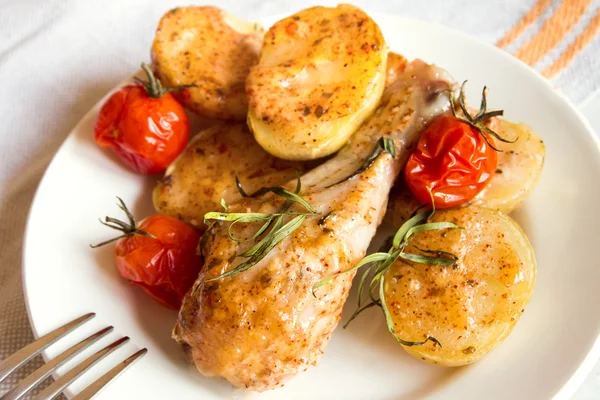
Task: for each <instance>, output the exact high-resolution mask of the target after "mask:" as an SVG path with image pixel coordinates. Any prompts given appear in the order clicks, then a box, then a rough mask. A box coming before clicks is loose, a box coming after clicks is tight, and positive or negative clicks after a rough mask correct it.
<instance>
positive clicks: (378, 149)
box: [326, 137, 396, 188]
mask: <svg viewBox="0 0 600 400" xmlns="http://www.w3.org/2000/svg"><path fill="white" fill-rule="evenodd" d="M381 153H388V154H389V155H391V156H392V158H393V157H396V149H395V148H394V141H393V140H392V139H390V138H384V137H380V138H379V140H378V141H377V143H376V144H375V148H374V149H373V151H372V152H371V154H369V155H368V156H367V158H365V161H364V162H363V163H362V165H361V166H360V167H359V168H358V169H357V170H356V171H354V172H353V173H352V174H350V175H349V176H347V177H345V178H344V179H342V180H340V181H338V182H336V183H332V184H331V185H329V186H326V188H330V187H332V186H335V185H338V184H340V183H342V182H345V181H347V180H348V179H350V178H354V177H355V176H356V175H358V174H360V173H363V172H364V171H366V170H367V169H369V167H370V166H371V165H372V164H373V163H374V162H375V160H376V159H377V157H379V155H380V154H381Z"/></svg>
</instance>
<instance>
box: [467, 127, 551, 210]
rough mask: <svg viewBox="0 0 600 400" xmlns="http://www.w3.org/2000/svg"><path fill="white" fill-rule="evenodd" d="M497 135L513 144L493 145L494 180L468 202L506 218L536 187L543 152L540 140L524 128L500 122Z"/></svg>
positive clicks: (544, 155) (543, 156)
mask: <svg viewBox="0 0 600 400" xmlns="http://www.w3.org/2000/svg"><path fill="white" fill-rule="evenodd" d="M496 131H497V132H498V133H499V134H500V136H502V137H505V138H507V139H517V138H518V139H517V141H516V142H515V143H502V142H499V141H496V147H497V148H498V149H500V150H502V152H501V153H498V168H497V169H496V173H495V174H494V177H493V178H492V179H491V180H490V183H489V185H487V186H486V187H485V188H484V189H483V190H482V191H481V192H480V193H479V194H478V195H477V196H476V197H475V198H474V199H473V201H472V202H471V204H472V205H476V206H480V207H487V208H492V209H494V210H499V211H502V212H504V213H506V214H508V213H510V212H511V211H513V210H514V209H516V208H517V207H518V206H519V205H520V204H521V203H522V202H523V201H524V200H525V199H526V198H527V197H528V196H529V195H530V194H531V192H532V191H533V189H534V188H535V187H536V186H537V183H538V181H539V180H540V177H541V176H542V169H543V168H544V158H545V157H546V148H545V147H544V142H543V141H542V139H540V137H539V136H538V135H537V134H536V133H535V132H534V131H533V130H532V129H531V128H530V127H529V126H527V125H525V124H523V123H521V124H515V123H512V122H509V121H506V120H504V119H499V120H498V124H497V127H496Z"/></svg>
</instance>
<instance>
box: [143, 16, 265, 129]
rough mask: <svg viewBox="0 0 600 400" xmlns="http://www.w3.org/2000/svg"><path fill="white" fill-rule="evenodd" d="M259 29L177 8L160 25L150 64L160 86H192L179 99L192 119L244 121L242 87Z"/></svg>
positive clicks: (259, 39)
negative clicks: (189, 111)
mask: <svg viewBox="0 0 600 400" xmlns="http://www.w3.org/2000/svg"><path fill="white" fill-rule="evenodd" d="M262 34H263V29H262V28H261V27H260V26H259V25H257V24H255V23H251V22H246V21H242V20H240V19H238V18H236V17H234V16H232V15H230V14H227V13H226V12H225V11H222V10H220V9H218V8H216V7H210V6H206V7H181V8H174V9H173V10H171V11H168V12H167V13H166V14H165V15H164V16H163V17H162V19H161V20H160V22H159V24H158V28H157V29H156V36H155V37H154V44H153V45H152V61H153V64H154V69H155V71H156V74H157V76H158V77H159V78H160V79H161V81H162V83H163V86H177V85H196V87H194V88H190V89H183V90H181V91H180V92H179V93H178V96H179V98H180V100H181V102H182V103H183V104H184V105H185V106H186V107H187V108H189V109H190V110H191V111H193V112H194V113H197V114H199V115H202V116H205V117H209V118H221V119H234V120H245V119H246V114H247V112H248V104H247V101H246V95H245V89H244V85H245V82H246V77H247V76H248V72H249V71H250V67H252V66H253V65H255V64H256V63H257V62H258V57H259V54H260V47H261V43H262Z"/></svg>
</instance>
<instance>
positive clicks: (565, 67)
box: [496, 0, 600, 102]
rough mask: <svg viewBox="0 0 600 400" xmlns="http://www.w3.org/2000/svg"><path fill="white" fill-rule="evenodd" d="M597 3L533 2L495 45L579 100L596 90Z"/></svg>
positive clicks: (599, 58)
mask: <svg viewBox="0 0 600 400" xmlns="http://www.w3.org/2000/svg"><path fill="white" fill-rule="evenodd" d="M598 3H599V2H594V1H592V0H563V1H552V0H537V1H536V2H535V3H534V4H533V5H532V6H531V8H529V10H528V11H527V12H526V13H525V14H523V15H522V17H521V19H520V20H519V21H518V22H517V23H516V24H515V25H514V26H513V27H512V28H511V29H510V30H509V31H508V32H507V33H506V34H505V35H504V36H503V37H502V38H500V39H499V40H498V41H497V43H496V44H497V45H498V46H499V47H501V48H503V49H505V50H506V51H509V52H510V53H512V54H514V55H515V56H516V57H518V58H520V59H521V60H523V61H524V62H525V63H527V64H529V65H530V66H532V67H534V68H536V69H537V70H538V71H539V72H540V73H541V74H542V75H544V76H545V77H546V78H548V79H551V80H552V81H553V82H554V84H555V86H556V87H557V88H558V89H559V90H563V91H564V92H565V94H567V96H568V97H570V98H571V99H572V100H573V101H575V102H581V101H583V100H585V99H586V98H587V97H589V96H591V95H593V94H594V93H595V92H596V91H597V90H598V87H599V86H600V85H599V81H600V40H598V38H597V35H596V34H597V33H598V29H599V28H600V6H599V4H598ZM590 44H591V46H589V48H588V49H586V47H588V45H590ZM584 50H586V51H584ZM586 53H587V54H586Z"/></svg>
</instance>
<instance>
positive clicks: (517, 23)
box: [352, 0, 600, 103]
mask: <svg viewBox="0 0 600 400" xmlns="http://www.w3.org/2000/svg"><path fill="white" fill-rule="evenodd" d="M352 2H353V3H356V4H357V5H359V6H365V7H368V6H371V7H372V6H373V3H374V2H373V0H365V1H361V0H353V1H352ZM382 3H383V2H382ZM380 8H385V11H386V12H389V13H397V14H402V15H407V16H409V17H414V18H418V19H424V20H428V21H431V22H434V23H437V24H441V25H446V26H449V27H451V28H454V29H457V30H462V31H465V32H466V33H468V34H470V35H472V36H475V37H478V38H481V39H484V40H486V41H488V42H491V43H495V44H496V45H497V46H498V47H500V48H502V49H504V50H506V51H507V52H509V53H511V54H513V55H514V56H516V57H518V58H520V59H521V60H522V61H523V62H525V63H527V64H529V65H530V66H531V67H533V68H535V69H536V70H537V71H539V72H540V73H541V74H542V75H544V76H545V77H547V78H548V79H550V80H551V81H552V84H553V85H554V86H555V87H556V88H557V89H558V90H560V91H561V92H562V93H564V94H565V95H566V96H567V97H568V98H570V99H571V100H572V101H573V102H575V103H581V102H583V101H584V100H586V99H587V98H590V97H591V96H592V95H593V94H594V93H595V92H597V91H598V90H599V89H600V35H598V32H600V29H599V28H600V0H483V1H482V0H451V1H445V0H428V1H414V0H394V1H393V2H386V5H385V7H384V6H383V5H382V6H381V7H380Z"/></svg>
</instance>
